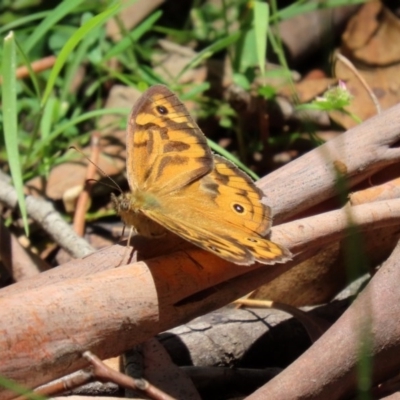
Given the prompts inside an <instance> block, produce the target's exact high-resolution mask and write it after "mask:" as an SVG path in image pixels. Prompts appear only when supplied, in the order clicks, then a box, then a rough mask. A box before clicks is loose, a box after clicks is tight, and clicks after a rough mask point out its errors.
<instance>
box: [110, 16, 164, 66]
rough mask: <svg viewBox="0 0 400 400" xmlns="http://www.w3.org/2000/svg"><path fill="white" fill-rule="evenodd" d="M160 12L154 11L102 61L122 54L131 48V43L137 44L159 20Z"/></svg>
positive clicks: (116, 44)
mask: <svg viewBox="0 0 400 400" xmlns="http://www.w3.org/2000/svg"><path fill="white" fill-rule="evenodd" d="M161 16H162V11H156V12H155V13H153V14H152V15H150V17H149V18H147V19H146V20H144V21H143V22H142V23H141V24H140V25H138V26H137V27H136V28H135V29H134V30H133V31H132V32H130V33H129V34H128V36H125V37H124V38H122V39H121V40H120V41H119V42H118V43H115V45H114V46H113V47H112V48H111V49H110V50H109V51H108V53H107V54H105V55H104V57H103V61H107V60H109V59H110V58H112V57H115V56H118V55H119V54H120V53H122V52H124V51H125V50H126V49H128V48H130V47H131V46H132V43H135V42H137V41H138V40H139V39H140V38H141V37H142V36H143V35H144V34H145V33H146V32H148V31H149V30H150V29H151V28H152V26H153V25H154V24H155V23H156V22H157V21H158V20H159V19H160V18H161Z"/></svg>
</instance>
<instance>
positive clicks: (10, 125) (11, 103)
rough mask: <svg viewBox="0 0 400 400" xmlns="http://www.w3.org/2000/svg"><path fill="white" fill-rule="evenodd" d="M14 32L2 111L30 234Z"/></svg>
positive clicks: (7, 51) (7, 43)
mask: <svg viewBox="0 0 400 400" xmlns="http://www.w3.org/2000/svg"><path fill="white" fill-rule="evenodd" d="M16 58H17V57H16V46H15V40H14V33H13V32H10V33H9V34H8V35H7V36H6V37H5V39H4V52H3V65H2V75H3V96H2V111H3V124H4V141H5V145H6V149H7V156H8V163H9V165H10V171H11V176H12V179H13V184H14V187H15V190H16V192H17V198H18V205H19V209H20V211H21V215H22V220H23V222H24V228H25V233H26V235H27V236H28V235H29V226H28V218H27V212H26V204H25V196H24V182H23V179H22V168H21V161H20V155H19V148H18V143H19V141H18V117H17V115H18V111H17V79H16V70H17V59H16Z"/></svg>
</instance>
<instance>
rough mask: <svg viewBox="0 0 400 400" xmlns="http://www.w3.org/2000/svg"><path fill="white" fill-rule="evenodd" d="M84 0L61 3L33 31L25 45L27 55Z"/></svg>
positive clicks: (69, 0) (67, 0) (68, 0)
mask: <svg viewBox="0 0 400 400" xmlns="http://www.w3.org/2000/svg"><path fill="white" fill-rule="evenodd" d="M82 2H83V0H65V1H63V2H62V3H60V4H59V5H58V6H57V7H56V8H54V10H53V11H52V12H51V13H50V14H48V15H47V17H46V18H45V19H44V20H43V21H42V22H41V23H40V24H39V25H38V26H37V27H36V28H35V29H34V30H33V32H32V35H31V36H29V38H28V40H27V41H26V43H25V45H24V50H25V52H26V53H29V51H30V50H31V49H32V48H33V47H34V46H35V45H36V44H37V42H38V41H39V40H40V39H41V38H42V37H43V36H44V35H45V34H46V32H47V31H48V30H49V29H51V28H53V26H54V25H55V24H56V23H57V22H58V21H60V20H61V19H62V18H63V17H65V16H66V15H67V14H69V13H70V12H71V11H72V10H73V9H74V8H76V7H77V6H78V5H79V4H80V3H82Z"/></svg>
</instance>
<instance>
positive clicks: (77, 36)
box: [41, 0, 120, 107]
mask: <svg viewBox="0 0 400 400" xmlns="http://www.w3.org/2000/svg"><path fill="white" fill-rule="evenodd" d="M75 1H76V0H75ZM119 10H120V5H119V4H115V5H114V6H112V7H110V8H109V9H107V10H105V11H103V12H102V13H100V14H99V15H96V16H95V17H93V18H91V19H90V20H89V21H87V22H86V23H84V24H83V25H82V26H81V27H80V28H79V29H78V30H77V31H76V32H75V33H74V34H73V35H72V36H71V37H70V38H69V40H68V41H67V43H65V45H64V47H63V48H62V50H61V52H60V54H59V55H58V57H57V61H56V63H55V64H54V67H53V69H52V70H51V72H50V76H49V78H48V81H47V85H46V89H45V91H44V94H43V98H42V101H41V106H42V107H43V106H44V104H46V101H47V99H48V98H49V96H50V93H51V91H52V90H53V87H54V85H55V83H56V79H57V77H58V75H59V73H60V71H61V69H62V67H63V66H64V64H65V63H66V62H67V59H68V57H69V55H70V54H71V53H72V51H73V50H74V49H75V47H76V46H77V45H78V43H79V42H80V41H81V40H82V39H83V38H84V37H85V36H86V35H87V34H88V33H89V32H90V31H91V30H92V29H94V28H96V27H97V26H98V25H100V24H102V23H103V22H105V21H106V20H107V19H108V18H110V17H111V16H112V15H114V14H116V13H117V12H118V11H119Z"/></svg>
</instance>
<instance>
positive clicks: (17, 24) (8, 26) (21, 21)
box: [0, 11, 50, 34]
mask: <svg viewBox="0 0 400 400" xmlns="http://www.w3.org/2000/svg"><path fill="white" fill-rule="evenodd" d="M49 13H50V11H40V12H38V13H35V14H31V15H27V16H21V17H20V18H18V19H16V20H15V21H12V22H10V23H9V24H6V25H4V26H2V27H1V28H0V34H2V33H4V32H9V31H11V30H13V29H16V28H19V27H20V26H24V25H28V24H29V22H32V21H36V20H37V19H43V18H45V17H46V16H47V15H48V14H49Z"/></svg>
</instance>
